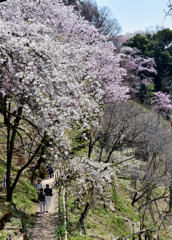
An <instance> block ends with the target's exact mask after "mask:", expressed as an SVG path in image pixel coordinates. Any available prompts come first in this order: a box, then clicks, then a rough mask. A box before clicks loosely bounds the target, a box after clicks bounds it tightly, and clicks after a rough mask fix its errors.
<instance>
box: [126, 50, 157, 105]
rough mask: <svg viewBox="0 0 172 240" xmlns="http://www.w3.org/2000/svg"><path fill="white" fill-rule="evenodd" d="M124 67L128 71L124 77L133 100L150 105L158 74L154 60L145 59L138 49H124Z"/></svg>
mask: <svg viewBox="0 0 172 240" xmlns="http://www.w3.org/2000/svg"><path fill="white" fill-rule="evenodd" d="M123 52H124V53H125V55H124V58H123V61H122V66H124V67H125V68H126V70H127V75H126V76H125V77H124V79H125V82H126V83H127V85H128V86H129V89H130V94H131V96H132V98H135V99H139V101H141V102H143V103H147V104H150V101H151V99H152V97H153V90H154V84H153V77H154V76H155V75H156V74H157V72H156V70H155V61H154V59H153V58H144V57H142V56H140V54H139V53H140V52H139V50H138V49H136V48H128V47H127V48H126V47H124V49H123Z"/></svg>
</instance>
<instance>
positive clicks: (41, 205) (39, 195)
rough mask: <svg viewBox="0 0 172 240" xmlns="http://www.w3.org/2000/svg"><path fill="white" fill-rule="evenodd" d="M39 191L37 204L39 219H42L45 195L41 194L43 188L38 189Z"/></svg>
mask: <svg viewBox="0 0 172 240" xmlns="http://www.w3.org/2000/svg"><path fill="white" fill-rule="evenodd" d="M39 190H40V192H39V193H38V202H39V205H40V209H41V213H42V214H41V217H43V216H44V213H45V193H44V192H43V188H40V189H39Z"/></svg>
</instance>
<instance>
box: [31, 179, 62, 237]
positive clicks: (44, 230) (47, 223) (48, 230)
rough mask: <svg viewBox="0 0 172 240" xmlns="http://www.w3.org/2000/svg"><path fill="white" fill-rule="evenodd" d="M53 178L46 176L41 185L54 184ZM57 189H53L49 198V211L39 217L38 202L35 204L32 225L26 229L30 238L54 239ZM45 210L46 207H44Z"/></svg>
mask: <svg viewBox="0 0 172 240" xmlns="http://www.w3.org/2000/svg"><path fill="white" fill-rule="evenodd" d="M54 181H55V180H54V178H47V179H44V180H42V183H43V187H44V188H45V187H46V184H47V183H48V184H49V185H50V187H52V186H53V184H54ZM57 199H58V197H57V191H55V189H53V196H52V198H51V207H50V211H49V212H48V213H46V214H44V216H43V217H41V212H40V207H39V204H38V205H37V207H36V209H35V211H36V220H35V223H34V226H33V227H32V228H30V229H28V231H27V236H28V237H29V239H32V240H56V239H57V237H55V236H54V230H55V223H56V220H55V212H56V211H57V209H56V208H57ZM45 210H46V208H45Z"/></svg>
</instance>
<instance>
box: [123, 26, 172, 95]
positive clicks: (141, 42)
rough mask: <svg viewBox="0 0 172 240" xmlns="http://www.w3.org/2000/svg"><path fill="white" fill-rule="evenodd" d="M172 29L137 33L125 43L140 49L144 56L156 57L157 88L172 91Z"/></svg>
mask: <svg viewBox="0 0 172 240" xmlns="http://www.w3.org/2000/svg"><path fill="white" fill-rule="evenodd" d="M171 43H172V30H170V29H163V30H161V31H159V32H158V33H155V34H146V35H144V36H143V35H141V34H137V35H135V36H134V37H133V38H131V39H129V40H127V41H126V42H125V43H124V45H125V46H129V47H132V48H137V49H138V50H140V55H141V56H142V57H149V58H154V60H155V63H156V68H155V69H156V71H157V75H156V76H155V77H154V83H155V90H156V91H162V92H167V93H170V94H171V93H172V77H171V76H172V67H171V62H172V44H171Z"/></svg>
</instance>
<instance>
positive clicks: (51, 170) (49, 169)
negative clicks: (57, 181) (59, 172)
mask: <svg viewBox="0 0 172 240" xmlns="http://www.w3.org/2000/svg"><path fill="white" fill-rule="evenodd" d="M47 172H48V174H49V176H50V178H52V177H53V172H54V168H53V165H52V163H51V164H49V165H48V171H47Z"/></svg>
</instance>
